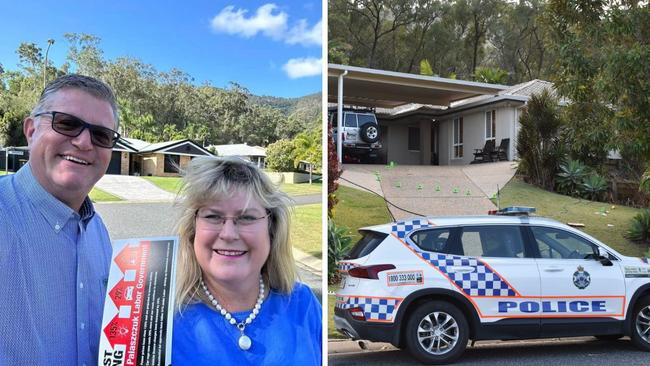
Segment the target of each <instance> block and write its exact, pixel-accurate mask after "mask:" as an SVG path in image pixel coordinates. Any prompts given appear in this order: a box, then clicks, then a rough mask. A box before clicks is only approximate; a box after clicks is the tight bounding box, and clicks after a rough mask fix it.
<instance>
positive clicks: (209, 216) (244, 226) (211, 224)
mask: <svg viewBox="0 0 650 366" xmlns="http://www.w3.org/2000/svg"><path fill="white" fill-rule="evenodd" d="M269 215H271V213H270V212H268V211H267V213H266V215H264V216H260V217H255V216H253V215H248V214H243V215H239V216H222V215H219V214H217V213H214V212H202V211H201V210H197V211H196V219H197V221H199V222H201V224H202V226H203V227H204V228H206V229H210V230H213V231H221V229H223V226H224V225H225V224H226V221H228V220H232V223H233V224H234V225H235V227H237V230H239V231H250V230H252V229H255V227H256V225H255V224H257V223H258V222H260V221H261V220H262V219H265V218H267V217H269Z"/></svg>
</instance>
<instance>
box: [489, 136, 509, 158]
mask: <svg viewBox="0 0 650 366" xmlns="http://www.w3.org/2000/svg"><path fill="white" fill-rule="evenodd" d="M509 147H510V139H509V138H507V139H501V142H500V143H499V147H498V148H497V149H496V150H494V151H493V152H492V160H497V161H503V160H508V149H509Z"/></svg>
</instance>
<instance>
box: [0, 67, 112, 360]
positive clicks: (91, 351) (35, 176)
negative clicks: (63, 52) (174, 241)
mask: <svg viewBox="0 0 650 366" xmlns="http://www.w3.org/2000/svg"><path fill="white" fill-rule="evenodd" d="M117 129H118V118H117V106H116V102H115V96H114V95H113V92H112V91H111V89H110V88H109V87H108V86H107V85H106V84H104V83H102V82H101V81H99V80H96V79H94V78H90V77H86V76H81V75H65V76H62V77H60V78H58V79H56V80H54V81H53V82H51V83H50V84H48V85H47V86H46V87H45V89H44V90H43V92H42V94H41V97H40V99H39V101H38V103H37V105H36V107H34V109H33V111H32V113H31V115H30V116H28V117H27V118H25V120H24V125H23V132H24V133H25V136H26V138H27V141H28V145H29V150H30V158H29V162H28V164H26V165H25V166H23V167H22V168H21V169H20V170H19V171H18V172H17V173H16V174H13V175H10V176H5V177H2V178H1V179H0V293H1V294H2V297H1V298H0V329H2V330H3V332H2V333H3V335H2V336H0V365H45V364H48V365H80V366H81V365H88V366H89V365H95V364H96V363H97V352H98V348H99V336H100V334H101V331H102V330H101V329H100V328H101V318H102V312H103V304H104V296H105V292H106V285H107V279H108V270H109V264H110V258H111V252H112V250H111V244H110V238H109V236H108V232H107V230H106V227H105V226H104V223H103V222H102V220H101V218H100V217H99V215H98V214H97V213H96V212H95V211H94V208H93V204H92V203H91V201H90V199H89V198H88V193H89V192H90V190H91V189H92V188H93V186H94V185H95V183H97V181H98V180H99V179H100V178H101V177H102V176H103V175H104V173H105V172H106V169H107V168H108V164H109V161H110V159H111V152H112V147H113V146H114V145H115V143H116V142H117V140H118V139H119V137H120V135H119V134H118V133H117V132H115V131H116V130H117Z"/></svg>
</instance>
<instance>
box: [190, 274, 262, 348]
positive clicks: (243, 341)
mask: <svg viewBox="0 0 650 366" xmlns="http://www.w3.org/2000/svg"><path fill="white" fill-rule="evenodd" d="M201 287H203V291H204V292H205V294H206V295H207V296H208V299H210V302H212V306H214V307H215V309H217V312H219V313H220V314H221V315H223V317H224V318H226V320H227V321H228V323H230V324H232V325H234V326H236V327H237V329H239V332H240V336H239V342H238V343H239V348H241V349H242V350H244V351H247V350H248V349H249V348H251V345H252V342H251V339H250V338H249V337H248V336H247V335H246V334H244V329H246V326H247V325H249V324H250V323H252V322H253V319H255V317H256V316H257V314H259V312H260V308H261V307H262V302H263V301H264V280H262V276H260V290H259V295H258V296H257V302H255V307H254V308H253V311H252V312H251V313H250V315H248V317H247V318H246V319H245V320H242V321H241V322H239V323H237V320H236V319H235V318H234V317H233V316H232V315H231V314H230V313H229V312H228V310H226V309H225V308H224V307H223V306H221V304H219V302H218V301H217V299H215V297H214V296H213V295H212V293H210V290H208V288H207V286H205V283H204V282H203V279H201Z"/></svg>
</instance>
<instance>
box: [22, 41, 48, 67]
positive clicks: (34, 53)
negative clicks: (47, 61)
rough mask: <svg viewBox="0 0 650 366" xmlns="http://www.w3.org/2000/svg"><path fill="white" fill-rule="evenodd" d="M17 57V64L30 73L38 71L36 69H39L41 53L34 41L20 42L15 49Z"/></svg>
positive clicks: (41, 58)
mask: <svg viewBox="0 0 650 366" xmlns="http://www.w3.org/2000/svg"><path fill="white" fill-rule="evenodd" d="M16 53H17V54H18V59H19V62H20V63H19V65H20V67H21V68H23V69H24V70H25V71H27V72H28V73H29V74H30V75H34V74H37V73H38V70H40V69H41V65H42V62H43V61H42V60H43V55H42V54H41V48H40V47H38V46H36V44H35V43H25V42H23V43H21V44H20V46H18V50H16Z"/></svg>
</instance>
